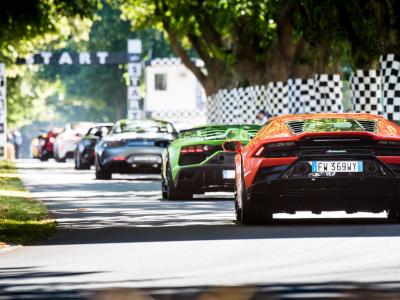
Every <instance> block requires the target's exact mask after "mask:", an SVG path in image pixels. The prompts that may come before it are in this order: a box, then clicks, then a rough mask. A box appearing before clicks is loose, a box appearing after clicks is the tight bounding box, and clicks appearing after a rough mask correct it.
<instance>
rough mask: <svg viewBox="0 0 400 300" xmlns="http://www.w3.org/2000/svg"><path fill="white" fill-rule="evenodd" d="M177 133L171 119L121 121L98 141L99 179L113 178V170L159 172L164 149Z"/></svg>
mask: <svg viewBox="0 0 400 300" xmlns="http://www.w3.org/2000/svg"><path fill="white" fill-rule="evenodd" d="M176 136H177V131H176V129H175V128H174V126H173V125H172V124H171V123H168V122H164V121H158V120H121V121H118V122H117V123H116V124H115V125H114V127H113V129H112V130H111V132H110V134H109V135H107V136H105V137H104V138H103V139H102V140H101V141H100V142H99V143H98V144H97V145H96V148H95V153H96V154H95V167H96V179H111V177H112V173H139V172H140V173H159V172H160V171H161V161H162V160H161V155H162V151H163V149H164V148H166V147H167V146H168V145H169V143H170V142H171V141H172V140H173V139H174V138H175V137H176Z"/></svg>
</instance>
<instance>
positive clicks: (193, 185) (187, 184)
mask: <svg viewBox="0 0 400 300" xmlns="http://www.w3.org/2000/svg"><path fill="white" fill-rule="evenodd" d="M224 170H231V171H234V166H233V165H232V164H218V165H214V164H207V165H201V166H192V167H182V168H181V169H180V170H179V172H178V174H177V177H176V178H177V180H176V186H177V187H178V188H182V189H190V190H192V191H194V193H204V192H212V191H213V192H217V191H218V192H223V191H225V192H233V191H234V188H235V179H234V178H233V179H224V178H223V171H224Z"/></svg>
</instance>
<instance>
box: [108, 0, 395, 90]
mask: <svg viewBox="0 0 400 300" xmlns="http://www.w3.org/2000/svg"><path fill="white" fill-rule="evenodd" d="M109 1H111V2H112V3H114V5H119V6H121V7H122V11H123V17H124V18H126V19H129V20H130V21H131V22H132V24H133V26H134V27H135V28H139V27H148V26H154V27H157V28H162V29H163V30H165V32H167V34H168V37H169V41H170V43H171V46H172V48H173V50H174V51H175V53H176V54H177V55H178V56H179V57H180V58H181V59H182V62H183V63H184V64H185V65H186V66H187V67H188V68H189V69H190V70H191V71H192V72H193V73H194V74H195V75H196V77H197V78H198V80H199V81H200V82H201V83H202V84H203V86H204V88H205V89H206V92H207V94H213V93H215V92H216V91H217V90H219V89H221V88H230V87H236V86H241V85H254V84H260V83H266V82H268V81H282V80H286V79H288V78H307V77H310V76H313V75H314V74H315V73H340V72H341V71H342V69H343V65H352V66H356V67H357V68H366V67H371V66H373V65H376V62H377V57H378V56H379V52H380V53H386V52H388V51H389V52H392V51H398V49H399V47H398V46H399V32H400V26H399V20H400V18H399V16H398V15H399V13H400V7H399V5H400V2H399V1H396V0H388V1H383V0H367V1H356V0H324V1H317V0H277V1H270V0H264V1H255V0H218V1H215V0H179V1H178V0H147V1H142V0H129V1H122V0H109ZM190 47H192V48H193V49H195V50H196V52H197V54H198V56H199V57H200V58H201V59H202V60H203V61H204V63H205V70H203V69H201V68H199V67H196V65H195V64H194V63H193V62H192V61H191V59H190V56H189V55H188V53H187V49H188V48H190Z"/></svg>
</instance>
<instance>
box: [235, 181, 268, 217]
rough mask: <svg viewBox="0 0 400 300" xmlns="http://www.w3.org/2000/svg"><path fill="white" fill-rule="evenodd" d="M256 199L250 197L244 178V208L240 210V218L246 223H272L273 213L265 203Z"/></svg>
mask: <svg viewBox="0 0 400 300" xmlns="http://www.w3.org/2000/svg"><path fill="white" fill-rule="evenodd" d="M254 202H255V201H254V200H252V199H251V198H249V197H248V195H247V192H246V188H245V187H244V183H243V180H242V208H241V209H239V208H238V211H240V220H241V221H242V224H244V225H262V224H271V223H272V220H273V214H272V212H271V211H269V210H268V209H267V208H266V207H265V206H264V205H262V204H258V203H254Z"/></svg>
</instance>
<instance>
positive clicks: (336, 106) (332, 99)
mask: <svg viewBox="0 0 400 300" xmlns="http://www.w3.org/2000/svg"><path fill="white" fill-rule="evenodd" d="M342 88H343V82H342V81H341V79H340V76H339V75H330V74H320V75H316V76H315V103H313V104H312V105H311V106H312V107H315V109H316V112H342V111H343V104H342V101H343V93H342Z"/></svg>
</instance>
